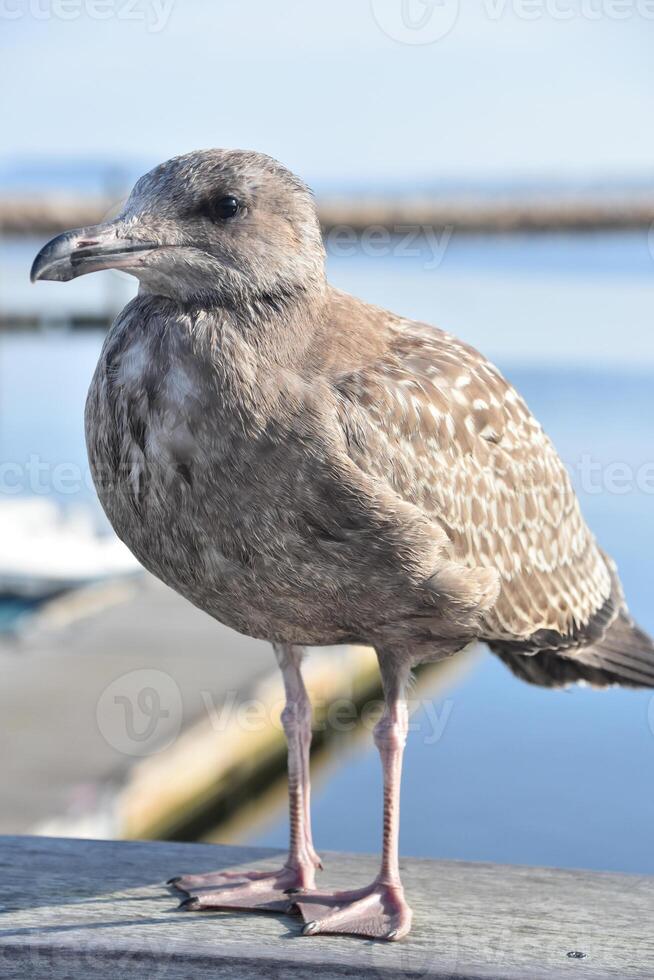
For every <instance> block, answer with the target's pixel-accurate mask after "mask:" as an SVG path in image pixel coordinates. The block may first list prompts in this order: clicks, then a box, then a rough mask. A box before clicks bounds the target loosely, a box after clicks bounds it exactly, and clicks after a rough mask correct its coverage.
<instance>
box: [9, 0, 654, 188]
mask: <svg viewBox="0 0 654 980" xmlns="http://www.w3.org/2000/svg"><path fill="white" fill-rule="evenodd" d="M403 2H404V4H405V6H404V8H403V7H402V4H403ZM429 2H430V3H431V6H429V3H426V2H425V0H349V2H348V0H329V2H326V0H322V2H312V3H310V2H307V0H278V2H273V0H211V2H209V0H205V2H202V0H52V2H49V0H0V21H1V23H0V82H1V84H2V91H3V99H2V106H1V109H0V111H1V117H0V118H1V119H2V123H3V125H2V130H3V133H4V134H5V139H4V140H3V143H2V147H1V148H0V160H4V161H7V160H10V159H14V160H15V159H20V158H26V157H33V156H37V157H46V158H52V157H61V158H62V159H66V160H69V159H71V158H75V157H85V158H90V157H92V158H96V159H97V158H103V157H105V156H106V157H108V158H110V159H113V160H124V161H138V162H139V163H140V162H141V161H145V162H146V163H147V164H149V163H150V162H153V161H157V160H159V159H163V158H166V157H168V156H171V155H173V154H175V153H179V152H184V151H186V150H190V149H194V148H197V147H203V146H220V145H223V146H244V147H253V148H257V149H261V150H264V151H266V152H268V153H271V154H272V155H274V156H277V157H279V158H280V159H282V160H283V161H284V162H285V163H287V164H288V165H290V166H291V167H292V168H294V169H296V170H297V171H299V172H300V173H302V174H303V175H304V176H305V177H307V178H308V179H310V180H312V181H316V182H320V181H329V182H333V181H334V180H336V179H338V180H345V181H348V180H366V179H371V180H381V181H384V180H400V181H410V180H411V179H424V178H427V179H430V178H438V177H449V178H451V177H455V178H464V179H465V178H472V179H497V178H502V179H506V178H507V177H509V178H510V177H512V176H529V175H532V176H536V177H539V178H540V177H546V178H547V177H558V176H564V177H573V178H576V179H578V178H584V179H585V178H595V177H603V176H618V177H629V176H635V175H647V174H648V173H649V174H651V173H652V170H653V165H654V127H652V125H651V114H652V101H653V96H654V58H652V50H653V41H654V3H653V2H651V0H542V2H541V0H462V2H461V4H460V7H459V5H457V3H456V0H429ZM128 4H129V6H128ZM134 4H135V5H134ZM539 4H540V6H539ZM403 10H404V15H405V20H404V22H403V21H402V11H403ZM99 13H102V15H103V16H105V17H106V18H107V19H103V20H99V19H97V17H98V16H99ZM534 14H535V15H536V16H534ZM570 14H571V16H570ZM64 15H65V16H66V17H67V18H68V19H63V16H64ZM455 15H456V16H455ZM439 18H440V21H439ZM447 18H450V19H451V21H452V23H451V24H450V22H449V21H448V20H447ZM423 21H424V23H425V25H426V26H425V27H424V28H423V29H422V31H421V30H420V29H419V28H418V27H416V25H420V24H421V23H422V22H423ZM407 23H408V24H409V26H408V27H407V26H406V25H407ZM411 24H413V25H414V26H413V27H411V26H410V25H411ZM439 25H440V26H439ZM448 25H449V26H450V27H451V29H449V31H447V32H446V31H445V28H446V27H447V26H448ZM155 28H157V29H155ZM439 30H440V31H441V32H442V33H444V35H445V36H443V37H440V38H439V39H437V40H431V36H430V32H431V33H438V32H439ZM407 40H408V41H410V42H411V43H404V42H406V41H407ZM416 41H418V42H424V43H415V42H416ZM430 41H431V43H429V42H430Z"/></svg>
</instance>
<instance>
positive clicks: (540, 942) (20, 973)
mask: <svg viewBox="0 0 654 980" xmlns="http://www.w3.org/2000/svg"><path fill="white" fill-rule="evenodd" d="M344 805H345V801H344ZM323 857H324V858H325V859H326V860H325V865H326V870H325V872H324V873H323V874H322V876H321V882H320V884H321V886H323V885H324V887H326V888H329V887H334V886H338V887H351V886H353V885H355V884H357V883H359V884H362V883H364V882H366V881H368V880H370V878H371V876H372V874H373V869H374V868H375V865H376V861H375V860H374V859H373V858H368V857H354V856H352V855H336V854H327V855H323ZM279 863H280V855H279V854H278V853H274V852H272V851H262V850H253V849H248V848H235V847H230V848H227V847H220V846H210V845H200V844H170V843H158V842H157V843H154V842H148V843H143V842H128V843H126V842H113V841H106V842H99V841H75V840H63V839H56V838H37V837H4V838H0V865H1V868H2V879H1V880H2V885H1V886H0V892H1V893H0V901H1V902H2V906H3V911H2V914H1V915H0V977H3V978H12V980H21V978H28V977H29V978H38V980H41V978H47V980H64V978H66V980H88V978H90V977H92V978H93V980H96V978H100V980H118V978H120V977H125V978H127V977H128V978H129V980H145V978H148V980H156V978H165V980H191V978H192V980H200V978H202V977H211V978H229V980H241V978H247V980H254V978H258V977H266V978H271V977H272V978H280V980H281V978H287V977H292V978H298V980H306V978H316V980H317V978H322V977H327V978H344V977H349V978H354V977H364V978H367V977H371V978H376V980H403V978H409V977H412V978H422V980H445V978H448V980H455V978H458V980H563V978H565V980H570V978H574V980H605V978H620V980H635V978H638V980H645V978H651V977H652V976H653V975H654V941H653V938H652V920H653V917H654V879H652V878H646V877H640V876H636V875H619V874H598V873H589V872H578V871H556V870H551V869H543V868H527V867H502V866H498V865H488V864H464V863H459V862H441V861H425V860H418V859H406V860H404V861H403V862H402V864H403V866H404V875H405V887H406V890H407V894H408V897H409V900H410V901H411V904H412V905H413V907H414V911H415V919H414V929H413V932H412V933H411V935H410V936H409V937H408V938H407V939H406V940H404V941H402V942H401V943H373V942H370V941H367V940H362V939H356V938H349V937H338V936H327V937H323V936H313V937H302V936H300V921H299V920H296V919H294V918H292V917H290V916H272V915H258V914H245V913H237V912H215V913H213V912H203V913H189V912H180V911H178V910H177V905H178V898H176V897H175V896H174V895H172V894H171V893H170V892H169V890H168V889H167V888H166V886H165V885H164V884H163V882H164V880H165V879H166V878H168V877H169V876H170V875H171V874H175V873H177V872H180V871H190V872H193V871H201V870H207V869H211V868H214V869H217V868H228V867H229V868H234V867H235V866H245V867H247V866H250V867H251V866H255V867H264V868H265V867H270V868H273V867H276V866H279Z"/></svg>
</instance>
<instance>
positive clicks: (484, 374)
mask: <svg viewBox="0 0 654 980" xmlns="http://www.w3.org/2000/svg"><path fill="white" fill-rule="evenodd" d="M337 387H338V391H339V394H340V398H341V405H342V424H343V426H344V429H345V431H346V436H347V439H348V444H349V451H350V455H351V457H352V459H353V461H354V462H355V463H356V464H357V466H358V467H360V468H361V469H362V470H363V471H365V472H366V473H368V474H370V475H371V476H374V477H375V478H377V479H379V480H385V481H387V483H388V484H389V485H390V486H391V487H392V488H393V489H394V491H395V492H396V493H397V494H398V495H399V496H400V497H401V498H402V499H404V500H406V501H409V502H411V503H413V504H415V505H417V506H419V507H420V508H421V509H423V510H424V511H425V512H427V513H428V514H429V515H430V516H431V517H432V519H434V520H436V521H438V523H439V524H440V525H441V526H442V528H443V529H444V530H445V532H446V534H447V536H448V538H449V541H450V548H451V558H452V560H454V561H456V562H459V563H461V564H462V565H465V566H467V567H479V566H485V567H490V568H493V569H496V570H497V571H498V572H499V574H500V576H501V589H500V594H499V598H498V600H497V602H496V604H495V606H494V607H493V608H492V609H491V610H490V611H489V612H487V613H485V615H484V620H483V636H484V638H486V639H498V640H510V641H515V640H518V641H523V640H527V639H528V638H532V640H533V642H534V644H535V646H537V647H538V646H543V647H548V646H551V647H552V648H555V649H556V648H559V647H561V648H565V647H566V646H575V645H577V644H578V643H579V642H580V640H582V636H580V633H581V634H583V633H584V630H585V629H586V628H587V627H588V624H589V623H591V622H592V621H594V620H595V619H596V618H597V617H599V618H600V619H602V620H603V622H602V628H604V627H605V626H606V620H607V617H608V618H609V619H611V618H613V616H614V615H615V611H616V610H614V609H613V604H612V600H611V574H610V572H609V568H608V567H607V563H606V561H605V560H604V558H603V555H602V553H601V552H600V550H599V548H598V546H597V544H596V542H595V539H594V537H593V535H592V534H591V532H590V531H589V529H588V527H587V526H586V524H585V522H584V520H583V518H582V516H581V513H580V509H579V504H578V502H577V499H576V496H575V493H574V491H573V489H572V486H571V483H570V479H569V476H568V474H567V472H566V470H565V467H564V466H563V464H562V462H561V460H560V459H559V457H558V455H557V453H556V451H555V450H554V448H553V446H552V444H551V442H550V441H549V439H548V438H547V436H546V435H545V433H544V432H543V430H542V428H541V426H540V425H539V424H538V422H536V420H535V419H534V418H533V416H532V415H531V413H530V412H529V410H528V408H527V406H526V405H525V403H524V401H523V400H522V398H520V396H519V395H518V394H517V393H516V391H515V390H514V389H513V388H512V387H511V385H510V384H509V383H508V382H507V381H506V380H505V379H504V378H503V377H502V375H501V374H500V373H499V371H498V370H497V369H496V368H495V367H493V365H492V364H490V363H489V362H488V361H486V360H485V359H484V358H483V357H482V356H481V355H480V354H479V353H478V352H477V351H475V350H473V349H472V348H470V347H468V346H467V345H465V344H463V343H461V342H460V341H457V340H455V339H454V338H453V337H450V336H449V335H447V334H444V333H443V332H442V331H439V330H436V329H435V328H433V327H428V326H425V325H422V324H416V323H411V322H408V321H400V320H398V321H397V322H396V323H395V324H394V326H393V328H392V340H391V343H390V345H389V348H388V350H387V352H386V353H385V354H384V356H383V358H382V359H380V360H379V361H378V362H377V363H375V364H374V365H373V366H370V367H366V368H364V369H361V370H358V371H356V372H353V373H350V374H348V375H346V376H343V377H341V378H339V379H338V384H337ZM602 610H604V612H602ZM598 626H599V623H598ZM525 652H527V651H526V649H525Z"/></svg>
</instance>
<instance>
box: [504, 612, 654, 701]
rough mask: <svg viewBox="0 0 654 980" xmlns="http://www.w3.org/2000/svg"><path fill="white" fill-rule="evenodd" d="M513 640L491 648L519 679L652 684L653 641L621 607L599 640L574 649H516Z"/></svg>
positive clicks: (555, 683) (544, 683) (552, 682)
mask: <svg viewBox="0 0 654 980" xmlns="http://www.w3.org/2000/svg"><path fill="white" fill-rule="evenodd" d="M516 646H517V644H515V643H513V644H510V645H509V644H502V643H493V644H491V649H492V650H493V652H494V653H496V654H497V656H498V657H499V658H500V660H502V661H503V663H505V664H506V666H507V667H508V668H509V669H510V670H511V671H512V672H513V673H514V674H515V675H516V676H517V677H519V678H520V679H521V680H523V681H527V682H528V683H530V684H538V685H540V686H542V687H565V686H567V685H568V684H575V683H578V682H579V681H584V682H586V683H587V684H591V685H592V686H593V687H609V686H612V685H615V684H620V685H622V686H623V687H654V642H652V639H651V638H650V637H649V636H648V635H647V633H645V632H644V631H643V630H641V629H640V627H639V626H637V625H636V624H635V623H634V621H633V620H632V619H631V617H630V616H629V613H628V612H627V611H626V609H623V610H622V611H621V612H620V613H619V614H618V616H617V618H616V619H615V620H614V622H613V623H612V624H611V626H610V627H609V628H608V630H607V631H606V633H605V635H604V637H603V638H602V639H601V640H598V641H596V642H595V643H593V644H592V645H591V646H588V647H581V648H576V649H574V648H573V649H567V650H561V652H560V653H555V652H554V651H552V650H541V651H539V652H537V653H528V652H527V651H525V652H524V653H519V652H518V650H517V649H516Z"/></svg>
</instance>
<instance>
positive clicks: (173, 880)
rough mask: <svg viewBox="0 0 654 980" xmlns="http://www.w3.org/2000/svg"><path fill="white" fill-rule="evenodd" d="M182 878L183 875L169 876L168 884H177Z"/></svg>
mask: <svg viewBox="0 0 654 980" xmlns="http://www.w3.org/2000/svg"><path fill="white" fill-rule="evenodd" d="M181 880H182V875H175V877H174V878H169V879H168V881H167V882H166V884H167V885H176V884H177V882H178V881H181Z"/></svg>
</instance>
